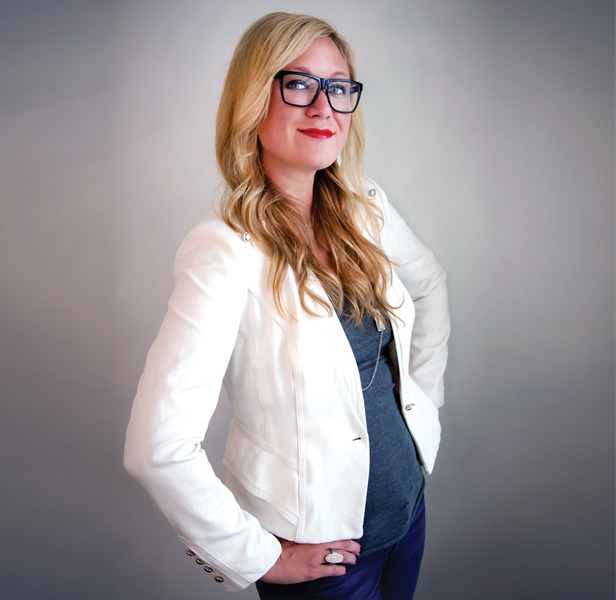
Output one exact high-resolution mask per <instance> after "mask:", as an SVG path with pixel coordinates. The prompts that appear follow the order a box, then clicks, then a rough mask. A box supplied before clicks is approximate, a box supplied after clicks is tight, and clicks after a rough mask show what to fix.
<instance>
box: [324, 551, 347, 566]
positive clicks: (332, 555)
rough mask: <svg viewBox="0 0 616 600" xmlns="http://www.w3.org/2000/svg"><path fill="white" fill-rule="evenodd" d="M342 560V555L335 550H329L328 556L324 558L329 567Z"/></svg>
mask: <svg viewBox="0 0 616 600" xmlns="http://www.w3.org/2000/svg"><path fill="white" fill-rule="evenodd" d="M343 560H344V556H342V554H340V553H339V552H338V551H337V550H336V549H335V548H330V549H329V554H327V555H326V556H325V562H327V563H329V564H330V565H335V564H338V563H339V562H342V561H343Z"/></svg>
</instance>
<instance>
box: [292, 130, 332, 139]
mask: <svg viewBox="0 0 616 600" xmlns="http://www.w3.org/2000/svg"><path fill="white" fill-rule="evenodd" d="M299 131H300V133H303V134H304V135H307V136H309V137H311V138H315V139H317V140H328V139H329V138H330V137H332V135H334V132H333V131H330V130H329V129H300V130H299Z"/></svg>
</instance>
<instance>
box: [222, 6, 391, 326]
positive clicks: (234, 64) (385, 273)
mask: <svg viewBox="0 0 616 600" xmlns="http://www.w3.org/2000/svg"><path fill="white" fill-rule="evenodd" d="M323 37H328V38H330V39H331V40H332V41H333V42H334V43H335V44H336V46H337V47H338V49H339V50H340V53H341V55H342V57H343V58H344V60H345V61H346V63H347V65H348V68H349V74H350V78H351V79H355V78H356V70H355V60H354V57H353V53H352V50H351V48H350V46H349V45H348V44H347V42H346V41H345V40H344V39H343V38H342V37H341V36H340V35H339V34H338V32H337V31H336V30H335V29H334V28H333V27H331V26H330V25H329V24H328V23H326V22H325V21H322V20H321V19H317V18H315V17H311V16H308V15H295V14H289V13H283V12H276V13H271V14H268V15H265V16H264V17H262V18H261V19H259V20H258V21H256V22H255V23H253V24H252V25H251V26H250V27H249V28H248V29H247V30H246V32H245V33H244V35H243V36H242V38H241V39H240V41H239V43H238V45H237V48H236V49H235V53H234V54H233V58H232V59H231V64H230V65H229V71H228V73H227V78H226V80H225V84H224V88H223V92H222V96H221V99H220V106H219V109H218V117H217V120H216V158H217V160H218V166H219V168H220V171H221V173H222V175H223V177H224V178H225V181H226V183H227V186H228V187H227V190H226V192H225V194H224V196H223V199H222V201H221V211H222V217H223V219H224V220H225V222H226V223H227V224H228V225H229V226H230V227H231V228H233V229H234V230H236V231H238V232H240V233H242V232H244V231H247V232H248V233H250V235H251V236H252V239H253V240H254V242H255V243H256V244H257V245H258V246H259V247H260V248H261V249H262V250H263V251H264V252H265V253H266V254H267V255H268V256H269V258H270V261H271V264H270V271H269V280H270V283H271V285H272V288H273V292H274V299H275V302H276V306H277V308H278V310H279V311H280V313H281V314H282V315H286V311H285V308H284V306H283V303H282V284H283V282H284V279H285V277H286V273H287V269H288V267H289V266H290V267H291V268H292V269H293V271H294V273H295V278H296V281H297V286H298V290H299V296H300V301H301V304H302V307H303V308H304V309H305V310H306V311H308V312H310V313H311V314H316V313H315V312H314V311H313V310H311V309H310V308H309V307H308V305H307V303H306V298H307V297H309V298H311V299H312V300H314V301H315V302H316V303H317V304H319V305H321V306H323V307H324V308H325V309H326V310H327V311H328V313H329V314H331V308H330V306H329V304H328V303H327V302H326V301H325V300H324V299H323V298H321V297H320V296H319V295H318V294H316V293H315V292H314V291H313V290H312V289H310V287H309V286H308V283H309V279H310V273H313V274H314V275H316V276H317V277H318V279H319V280H320V282H321V284H322V285H323V287H324V289H325V291H326V292H327V294H328V296H329V298H330V301H331V303H332V304H333V306H334V307H335V308H336V310H338V311H339V312H341V311H342V306H343V301H346V304H347V308H348V312H350V314H351V316H352V317H353V318H354V319H355V320H356V321H357V322H359V321H361V318H362V317H363V314H364V311H367V312H369V313H370V314H371V315H373V316H374V317H375V318H377V319H380V314H382V313H385V314H388V315H389V316H393V309H394V308H395V307H393V306H391V305H390V304H389V303H388V302H387V298H386V290H387V285H388V282H389V280H390V277H391V264H390V262H389V260H388V258H387V256H386V255H385V253H384V252H383V251H382V250H381V249H380V248H379V247H378V245H376V244H375V243H374V242H372V241H370V240H369V239H368V238H367V237H366V236H365V235H364V233H363V230H364V228H365V227H366V226H367V227H369V228H370V229H371V230H372V231H373V232H377V231H378V229H379V228H380V226H381V224H382V218H381V215H380V213H379V211H378V209H377V208H376V206H375V205H374V204H373V203H372V202H371V201H370V200H369V199H368V198H367V196H366V193H365V178H364V174H363V160H362V155H363V149H364V134H363V123H362V117H361V107H359V108H358V109H357V111H355V113H353V115H352V118H351V124H350V128H349V133H348V137H347V141H346V144H345V146H344V149H343V151H342V154H341V157H340V160H339V161H336V162H334V163H333V164H332V165H330V166H329V167H327V168H326V169H322V170H320V171H317V173H316V176H315V183H314V190H313V203H312V212H311V217H312V222H311V223H307V222H306V220H305V218H303V217H302V215H301V212H300V209H299V207H298V206H297V205H296V203H294V202H293V201H291V200H289V199H288V198H285V197H284V196H283V194H282V193H281V192H280V191H279V190H278V189H276V187H275V186H274V185H273V183H272V182H271V181H270V180H269V179H268V178H267V177H266V175H265V172H264V169H263V165H262V162H261V156H260V149H259V139H258V134H259V129H260V127H261V124H262V122H263V120H264V118H265V116H266V114H267V109H268V106H269V99H270V93H271V90H272V81H273V78H274V76H275V75H276V73H277V72H278V71H280V70H282V69H283V68H284V67H285V66H286V65H287V64H288V63H289V62H291V61H293V60H295V59H296V58H297V57H298V56H300V55H301V54H303V53H304V52H305V51H306V50H307V49H308V47H309V46H310V45H311V44H312V43H313V42H314V41H315V40H316V39H319V38H323ZM315 243H317V244H319V245H320V246H321V247H322V248H324V249H326V250H327V251H328V252H329V254H330V257H331V261H332V263H333V266H334V268H333V272H332V270H330V269H328V268H325V267H324V266H323V265H322V264H321V263H320V262H319V260H318V259H317V257H316V254H315V247H314V244H315Z"/></svg>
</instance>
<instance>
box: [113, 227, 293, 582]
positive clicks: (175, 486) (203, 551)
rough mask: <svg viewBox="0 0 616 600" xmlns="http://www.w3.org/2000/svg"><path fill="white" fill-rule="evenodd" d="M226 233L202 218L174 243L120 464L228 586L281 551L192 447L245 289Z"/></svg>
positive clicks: (240, 252) (238, 252) (244, 253)
mask: <svg viewBox="0 0 616 600" xmlns="http://www.w3.org/2000/svg"><path fill="white" fill-rule="evenodd" d="M234 235H237V234H234V233H232V232H231V231H230V230H229V229H228V228H226V226H225V225H223V224H222V223H209V224H205V225H200V226H199V227H197V228H196V229H195V230H193V231H192V232H191V233H190V234H189V235H188V236H187V237H186V239H185V240H184V242H183V243H182V245H181V246H180V249H179V251H178V254H177V257H176V263H175V273H174V275H175V289H174V292H173V295H172V296H171V299H170V300H169V309H168V312H167V315H166V316H165V319H164V321H163V324H162V326H161V328H160V331H159V333H158V336H157V338H156V340H155V342H154V344H153V345H152V348H151V349H150V352H149V354H148V357H147V361H146V366H145V370H144V372H143V375H142V377H141V380H140V382H139V387H138V391H137V396H136V398H135V401H134V405H133V410H132V415H131V420H130V423H129V426H128V431H127V438H126V448H125V466H126V469H127V470H128V471H129V472H130V473H131V474H132V475H134V476H135V477H136V478H137V479H138V480H139V481H140V482H141V483H142V485H143V486H144V487H145V488H146V490H147V491H148V492H149V494H150V495H151V496H152V498H153V499H154V501H155V502H156V503H157V505H158V506H159V508H160V509H161V510H162V512H163V513H164V514H165V516H166V517H167V519H168V520H169V522H170V523H171V525H172V526H173V527H174V528H175V530H176V531H177V533H178V535H179V536H180V539H182V541H183V542H184V543H186V544H187V545H188V546H189V548H190V549H191V550H192V551H193V552H195V553H196V554H197V555H198V557H200V558H201V559H203V560H204V561H205V562H206V563H207V565H209V566H210V567H211V568H212V569H213V573H212V574H213V575H214V576H215V577H218V578H222V579H223V580H224V581H223V582H222V583H223V584H224V585H225V587H227V588H228V589H230V590H234V589H241V588H244V587H246V586H248V585H249V584H250V583H252V582H254V581H255V580H256V579H258V578H259V577H261V576H262V575H263V574H264V573H266V572H267V571H268V570H269V569H270V568H271V567H272V565H273V564H274V563H275V562H276V561H277V559H278V557H279V555H280V552H281V546H280V543H279V542H278V540H277V539H276V538H275V537H274V536H273V535H271V534H270V533H268V532H267V531H266V530H264V529H263V528H262V527H261V525H260V524H259V522H258V521H257V520H256V519H255V518H254V517H253V516H252V515H250V514H248V513H247V512H245V511H243V510H242V509H241V507H240V506H239V505H238V504H237V502H236V501H235V499H234V497H233V495H232V494H231V492H230V491H229V490H228V489H227V488H226V487H225V486H224V485H223V483H222V482H221V481H220V480H219V479H218V478H217V477H216V476H215V474H214V471H213V470H212V467H211V465H210V463H209V462H208V460H207V457H206V455H205V453H204V451H203V450H202V448H201V442H202V441H203V438H204V436H205V432H206V429H207V427H208V424H209V421H210V418H211V416H212V413H213V411H214V408H215V406H216V403H217V401H218V397H219V393H220V388H221V384H222V379H223V376H224V373H225V371H226V368H227V364H228V362H229V358H230V356H231V353H232V351H233V348H234V345H235V340H236V337H237V335H238V329H239V323H240V317H241V314H242V310H243V307H244V302H245V298H246V293H247V290H246V284H245V276H244V269H245V268H246V266H245V265H246V264H247V262H248V260H249V257H248V251H249V249H250V247H249V245H248V244H245V243H244V242H242V241H241V238H240V239H239V241H238V240H237V239H234V237H233V236H234ZM218 580H220V579H218Z"/></svg>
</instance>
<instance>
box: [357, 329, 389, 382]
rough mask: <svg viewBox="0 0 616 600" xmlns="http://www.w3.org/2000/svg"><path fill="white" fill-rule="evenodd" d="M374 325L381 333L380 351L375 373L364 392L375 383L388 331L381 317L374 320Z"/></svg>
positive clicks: (375, 364)
mask: <svg viewBox="0 0 616 600" xmlns="http://www.w3.org/2000/svg"><path fill="white" fill-rule="evenodd" d="M374 323H375V325H376V328H377V329H378V330H379V331H380V332H381V335H380V336H379V351H378V352H377V355H376V363H374V371H372V377H371V378H370V381H369V383H368V385H367V386H366V387H363V388H361V391H362V392H365V391H366V390H367V389H368V388H369V387H370V386H371V385H372V384H373V382H374V378H375V377H376V370H377V369H378V368H379V360H381V348H382V347H383V333H385V330H386V329H387V322H386V321H385V320H384V319H383V318H382V317H381V318H380V319H374Z"/></svg>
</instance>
